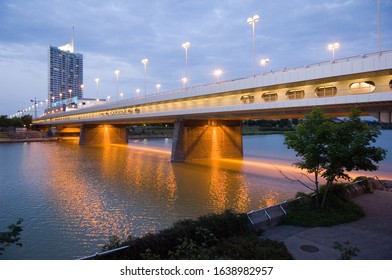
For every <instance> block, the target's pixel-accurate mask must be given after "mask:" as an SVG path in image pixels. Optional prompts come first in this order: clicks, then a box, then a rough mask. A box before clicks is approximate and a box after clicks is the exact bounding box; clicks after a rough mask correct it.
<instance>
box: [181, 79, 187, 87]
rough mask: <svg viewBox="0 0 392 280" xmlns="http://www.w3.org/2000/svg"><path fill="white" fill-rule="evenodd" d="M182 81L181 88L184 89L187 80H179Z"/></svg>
mask: <svg viewBox="0 0 392 280" xmlns="http://www.w3.org/2000/svg"><path fill="white" fill-rule="evenodd" d="M181 81H182V87H183V88H185V87H186V82H187V81H188V79H187V78H186V77H184V78H182V79H181Z"/></svg>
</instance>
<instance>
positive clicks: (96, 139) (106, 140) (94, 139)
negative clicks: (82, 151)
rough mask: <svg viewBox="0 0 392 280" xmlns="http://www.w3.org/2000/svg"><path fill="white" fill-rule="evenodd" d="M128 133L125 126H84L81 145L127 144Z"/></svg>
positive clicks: (81, 130) (81, 131) (81, 128)
mask: <svg viewBox="0 0 392 280" xmlns="http://www.w3.org/2000/svg"><path fill="white" fill-rule="evenodd" d="M127 143H128V133H127V128H126V126H125V125H119V124H102V125H95V124H83V125H81V127H80V138H79V145H105V144H127Z"/></svg>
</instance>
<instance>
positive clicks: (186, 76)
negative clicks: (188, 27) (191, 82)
mask: <svg viewBox="0 0 392 280" xmlns="http://www.w3.org/2000/svg"><path fill="white" fill-rule="evenodd" d="M190 46H191V43H189V42H185V43H183V44H182V47H183V48H184V49H185V78H186V81H188V49H189V47H190Z"/></svg>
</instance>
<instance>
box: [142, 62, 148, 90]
mask: <svg viewBox="0 0 392 280" xmlns="http://www.w3.org/2000/svg"><path fill="white" fill-rule="evenodd" d="M142 63H143V64H144V96H146V95H147V63H148V59H147V58H145V59H142Z"/></svg>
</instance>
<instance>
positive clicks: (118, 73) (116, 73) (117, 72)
mask: <svg viewBox="0 0 392 280" xmlns="http://www.w3.org/2000/svg"><path fill="white" fill-rule="evenodd" d="M114 74H115V75H116V81H117V100H118V75H120V70H116V71H114Z"/></svg>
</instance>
